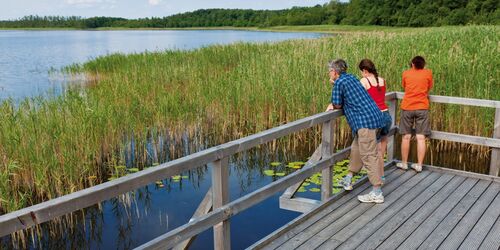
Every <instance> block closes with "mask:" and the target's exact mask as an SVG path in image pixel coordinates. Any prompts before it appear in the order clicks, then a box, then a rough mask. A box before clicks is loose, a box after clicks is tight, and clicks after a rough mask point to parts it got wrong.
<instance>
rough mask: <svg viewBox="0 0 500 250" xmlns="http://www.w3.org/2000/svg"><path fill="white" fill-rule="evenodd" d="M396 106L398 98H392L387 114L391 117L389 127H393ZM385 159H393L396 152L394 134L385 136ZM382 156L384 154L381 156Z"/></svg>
mask: <svg viewBox="0 0 500 250" xmlns="http://www.w3.org/2000/svg"><path fill="white" fill-rule="evenodd" d="M397 108H398V99H397V98H394V99H392V100H391V101H389V114H390V115H391V118H392V124H391V127H394V126H395V125H396V110H397ZM387 140H388V141H387V161H392V160H394V155H395V152H396V147H395V145H396V134H394V135H393V136H390V137H389V138H387ZM382 157H384V156H382Z"/></svg>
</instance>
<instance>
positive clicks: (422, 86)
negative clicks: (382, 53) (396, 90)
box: [401, 69, 433, 110]
mask: <svg viewBox="0 0 500 250" xmlns="http://www.w3.org/2000/svg"><path fill="white" fill-rule="evenodd" d="M432 84H433V80H432V71H431V70H429V69H410V70H406V71H404V72H403V88H404V90H405V95H404V97H403V101H402V102H401V109H403V110H419V109H429V97H428V95H429V91H430V90H431V88H432Z"/></svg>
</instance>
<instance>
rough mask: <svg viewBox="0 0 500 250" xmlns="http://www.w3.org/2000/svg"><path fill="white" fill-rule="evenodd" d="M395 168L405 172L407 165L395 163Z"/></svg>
mask: <svg viewBox="0 0 500 250" xmlns="http://www.w3.org/2000/svg"><path fill="white" fill-rule="evenodd" d="M396 167H398V168H400V169H403V170H407V169H408V163H402V162H398V163H396Z"/></svg>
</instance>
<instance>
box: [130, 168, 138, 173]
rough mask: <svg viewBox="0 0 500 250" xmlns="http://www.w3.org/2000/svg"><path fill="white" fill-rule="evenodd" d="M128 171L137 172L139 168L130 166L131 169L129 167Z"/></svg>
mask: <svg viewBox="0 0 500 250" xmlns="http://www.w3.org/2000/svg"><path fill="white" fill-rule="evenodd" d="M127 171H129V172H130V173H137V172H139V169H138V168H129V169H127Z"/></svg>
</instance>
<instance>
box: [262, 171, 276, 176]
mask: <svg viewBox="0 0 500 250" xmlns="http://www.w3.org/2000/svg"><path fill="white" fill-rule="evenodd" d="M264 174H265V175H267V176H274V170H264Z"/></svg>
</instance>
